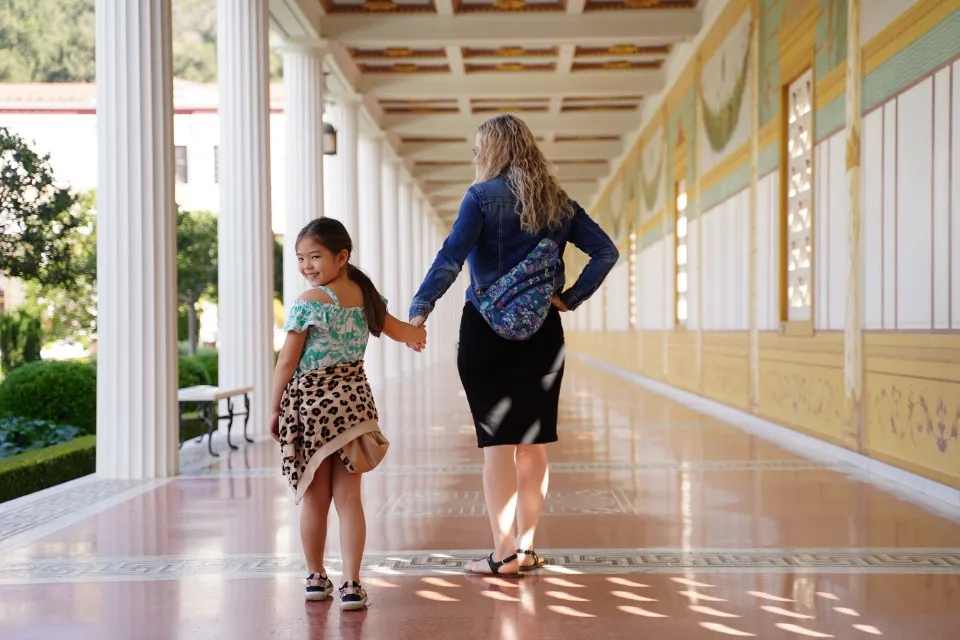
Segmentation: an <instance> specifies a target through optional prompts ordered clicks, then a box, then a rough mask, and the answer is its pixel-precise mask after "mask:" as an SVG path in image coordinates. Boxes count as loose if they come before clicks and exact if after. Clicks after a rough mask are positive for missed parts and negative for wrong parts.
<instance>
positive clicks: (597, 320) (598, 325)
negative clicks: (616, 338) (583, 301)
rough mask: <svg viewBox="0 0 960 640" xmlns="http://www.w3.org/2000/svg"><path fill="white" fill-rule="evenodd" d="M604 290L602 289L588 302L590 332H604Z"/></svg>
mask: <svg viewBox="0 0 960 640" xmlns="http://www.w3.org/2000/svg"><path fill="white" fill-rule="evenodd" d="M603 295H604V294H603V289H602V288H600V289H598V290H597V292H596V293H594V294H593V296H592V297H591V298H590V300H589V301H588V304H589V305H590V306H589V313H590V331H603Z"/></svg>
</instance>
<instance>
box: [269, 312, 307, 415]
mask: <svg viewBox="0 0 960 640" xmlns="http://www.w3.org/2000/svg"><path fill="white" fill-rule="evenodd" d="M306 340H307V332H306V331H303V332H298V331H288V332H287V339H286V340H284V342H283V348H281V349H280V357H279V358H277V369H276V372H275V373H274V375H273V391H272V393H271V394H270V408H271V411H272V414H273V415H277V414H279V413H280V401H281V400H283V392H284V390H286V388H287V384H289V382H290V381H291V380H292V379H293V374H294V373H295V372H296V371H297V365H298V364H299V363H300V354H302V353H303V343H304V342H306Z"/></svg>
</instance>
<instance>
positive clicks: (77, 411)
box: [0, 361, 97, 434]
mask: <svg viewBox="0 0 960 640" xmlns="http://www.w3.org/2000/svg"><path fill="white" fill-rule="evenodd" d="M0 415H2V416H18V417H23V418H34V419H38V420H49V421H52V422H57V423H59V424H69V425H74V426H75V427H77V428H78V429H79V430H80V432H81V433H84V434H87V433H94V432H95V431H96V427H97V370H96V368H95V367H94V366H93V365H90V364H85V363H83V362H73V361H50V362H33V363H31V364H25V365H23V366H22V367H18V368H17V369H14V370H13V371H11V372H10V374H9V375H8V376H7V377H6V378H5V379H4V380H3V382H2V383H0Z"/></svg>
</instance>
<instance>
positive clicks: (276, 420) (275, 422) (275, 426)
mask: <svg viewBox="0 0 960 640" xmlns="http://www.w3.org/2000/svg"><path fill="white" fill-rule="evenodd" d="M270 435H271V436H272V437H273V439H274V440H276V441H277V442H280V412H279V411H274V412H273V417H271V418H270Z"/></svg>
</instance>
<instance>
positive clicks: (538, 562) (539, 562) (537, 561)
mask: <svg viewBox="0 0 960 640" xmlns="http://www.w3.org/2000/svg"><path fill="white" fill-rule="evenodd" d="M517 553H518V554H521V555H525V556H532V557H533V564H526V565H525V564H521V565H520V572H521V573H525V572H527V571H536V570H537V569H540V568H541V567H543V566H545V565H546V564H547V559H546V558H544V557H543V556H541V555H540V554H539V553H537V552H536V551H534V550H533V549H517Z"/></svg>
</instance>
